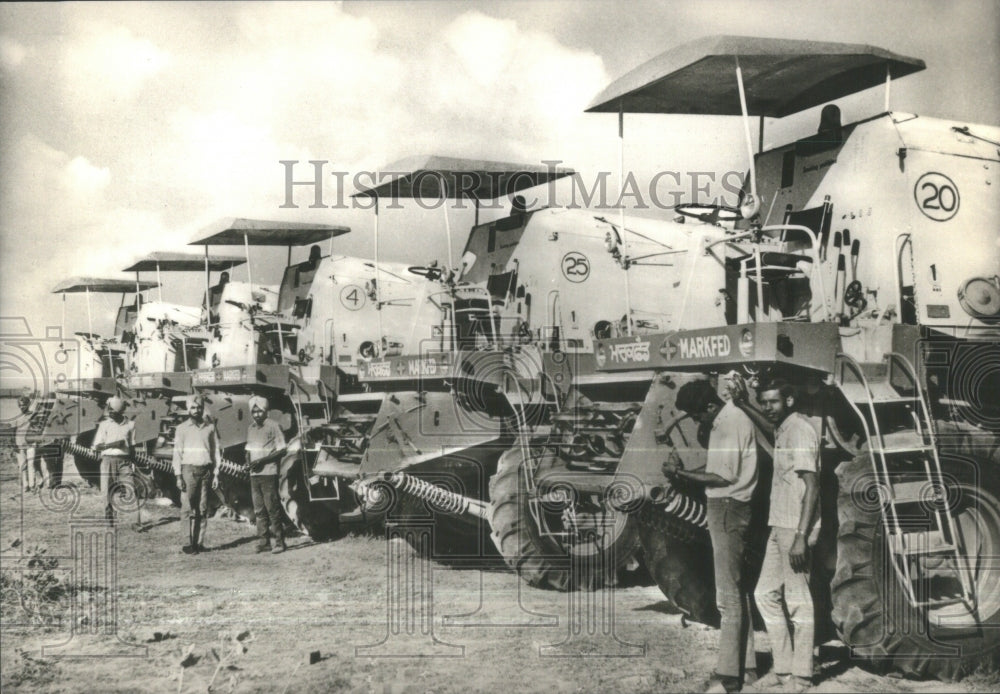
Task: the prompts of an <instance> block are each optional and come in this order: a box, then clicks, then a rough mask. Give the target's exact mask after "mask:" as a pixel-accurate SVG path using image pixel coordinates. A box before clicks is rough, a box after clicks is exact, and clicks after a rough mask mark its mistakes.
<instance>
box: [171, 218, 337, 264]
mask: <svg viewBox="0 0 1000 694" xmlns="http://www.w3.org/2000/svg"><path fill="white" fill-rule="evenodd" d="M350 230H351V228H350V227H342V226H333V225H332V224H313V223H311V222H271V221H267V220H263V219H223V220H220V221H218V222H215V223H214V224H210V225H209V226H207V227H206V228H204V229H202V230H201V232H200V234H199V237H200V238H199V239H198V240H197V241H192V242H191V243H189V244H188V245H189V246H206V245H208V246H242V245H243V244H244V242H245V243H247V244H249V245H251V246H304V245H306V244H310V243H319V242H320V241H326V240H327V239H332V238H333V237H335V236H340V235H341V234H346V233H348V232H349V231H350ZM244 239H245V241H244ZM202 262H204V261H202Z"/></svg>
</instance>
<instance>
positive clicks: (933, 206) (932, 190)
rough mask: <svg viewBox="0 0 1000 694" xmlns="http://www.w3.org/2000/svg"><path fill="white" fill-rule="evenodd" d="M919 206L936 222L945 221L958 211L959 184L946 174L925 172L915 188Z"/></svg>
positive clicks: (915, 196) (914, 192)
mask: <svg viewBox="0 0 1000 694" xmlns="http://www.w3.org/2000/svg"><path fill="white" fill-rule="evenodd" d="M913 195H914V199H915V200H916V201H917V207H919V208H920V211H921V212H923V213H924V215H925V216H927V217H930V218H931V219H933V220H934V221H936V222H945V221H947V220H949V219H951V218H952V217H954V216H955V214H956V213H957V212H958V206H959V202H960V198H959V195H958V186H956V185H955V182H954V181H952V180H951V179H950V178H948V177H947V176H945V175H944V174H940V173H937V172H934V171H932V172H929V173H925V174H924V175H923V176H921V177H920V178H919V179H918V180H917V185H916V186H915V187H914V189H913Z"/></svg>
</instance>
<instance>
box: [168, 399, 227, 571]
mask: <svg viewBox="0 0 1000 694" xmlns="http://www.w3.org/2000/svg"><path fill="white" fill-rule="evenodd" d="M221 455H222V454H221V448H220V446H219V434H218V432H217V431H216V430H215V423H214V422H212V421H210V420H209V419H208V418H207V417H205V401H204V400H203V399H202V397H201V396H200V395H193V396H191V397H190V398H189V399H188V418H187V419H186V420H185V421H183V422H181V424H179V425H178V426H177V432H176V434H175V435H174V475H175V476H176V477H177V486H178V487H179V488H180V490H181V494H183V495H184V497H185V499H186V502H185V505H186V506H187V518H188V544H187V545H185V546H184V547H182V548H181V551H182V552H184V553H185V554H198V553H199V552H204V551H205V545H204V541H205V532H206V526H207V525H208V499H209V496H210V495H211V491H210V487H211V488H212V489H214V488H217V487H218V486H219V474H218V470H219V458H220V457H221Z"/></svg>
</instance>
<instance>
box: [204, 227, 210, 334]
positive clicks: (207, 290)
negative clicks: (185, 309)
mask: <svg viewBox="0 0 1000 694" xmlns="http://www.w3.org/2000/svg"><path fill="white" fill-rule="evenodd" d="M211 290H212V274H211V271H210V270H209V269H208V244H207V243H206V244H205V325H206V326H208V325H211V324H212V294H211Z"/></svg>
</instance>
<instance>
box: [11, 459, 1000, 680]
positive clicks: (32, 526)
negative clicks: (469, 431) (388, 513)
mask: <svg viewBox="0 0 1000 694" xmlns="http://www.w3.org/2000/svg"><path fill="white" fill-rule="evenodd" d="M68 468H69V469H70V470H72V466H71V465H68ZM67 481H68V482H69V483H70V484H72V485H74V486H75V488H76V489H77V490H78V491H79V492H80V494H79V501H78V505H77V506H76V508H75V510H74V511H73V512H72V513H70V511H69V510H68V508H67V507H68V506H69V505H72V504H71V502H72V499H69V501H67V499H65V498H60V499H56V498H54V497H51V496H49V495H45V494H44V493H43V495H42V496H41V497H40V496H39V495H38V494H29V495H25V496H23V497H22V495H21V493H20V491H19V490H18V483H17V479H16V470H15V468H14V466H13V463H12V461H10V460H9V459H8V458H5V459H4V460H3V466H2V470H0V514H2V515H0V542H2V553H0V568H2V569H3V576H4V581H5V583H4V593H5V594H4V601H3V614H2V627H3V628H2V645H0V670H2V671H0V687H2V689H3V690H4V691H32V692H36V691H37V692H90V691H95V692H96V691H101V692H112V691H113V692H128V691H136V692H138V691H142V692H206V691H213V692H258V691H259V692H286V691H287V692H328V691H362V692H391V693H394V694H395V693H403V692H405V693H410V692H414V693H415V692H462V693H466V692H476V691H482V692H498V691H506V692H520V691H545V692H598V691H612V692H664V691H700V690H701V689H702V688H703V687H704V683H705V678H706V674H707V673H708V672H709V671H710V670H711V667H712V664H713V659H714V657H715V652H716V644H717V636H718V635H717V632H716V631H715V630H713V629H709V628H707V627H704V626H702V625H698V624H688V623H686V622H685V621H684V620H683V619H681V617H680V615H678V614H676V612H675V611H674V610H673V609H672V608H671V607H670V605H669V604H668V603H667V602H666V601H665V600H664V598H663V596H662V594H661V593H660V591H659V590H658V589H657V588H656V587H655V586H648V585H646V586H637V587H629V588H619V589H615V590H613V591H609V592H607V593H577V594H572V595H565V594H559V593H555V592H549V591H541V590H536V589H532V588H530V587H527V586H525V585H522V584H521V583H520V582H519V580H518V578H517V577H516V576H515V575H514V574H512V573H508V572H504V571H498V570H488V571H480V570H475V569H464V570H463V569H449V568H445V567H442V566H439V565H429V564H426V563H422V562H419V561H416V555H415V553H414V552H413V551H412V550H411V549H410V547H409V546H408V545H407V544H405V543H404V542H402V541H401V540H398V539H396V540H392V541H390V542H387V541H386V540H385V539H384V538H376V537H370V536H350V537H347V538H345V539H342V540H339V541H336V542H331V543H325V544H316V543H313V542H311V541H310V540H309V539H308V538H306V537H294V538H292V539H291V541H290V542H289V551H288V552H286V553H285V554H282V555H276V556H273V555H271V554H255V553H254V551H253V549H254V544H253V529H252V528H251V526H250V525H248V524H245V523H238V522H235V521H233V520H229V519H213V520H212V521H211V522H210V525H209V530H208V539H207V545H208V546H209V548H210V551H209V552H207V553H204V554H201V555H198V556H187V555H184V554H182V553H181V552H180V551H179V548H180V546H181V544H183V542H182V535H183V529H182V522H181V520H180V518H181V513H180V510H179V509H177V508H173V507H169V506H168V507H162V506H147V508H146V510H145V511H144V513H145V514H146V517H147V519H149V520H151V521H152V523H153V527H152V528H151V529H149V530H148V531H146V532H142V533H137V532H135V531H134V530H133V529H132V528H130V527H128V526H127V525H126V526H125V527H122V528H120V530H119V531H118V532H117V534H116V536H115V535H109V536H106V535H105V531H104V530H103V529H101V528H100V527H99V526H91V525H87V524H86V523H85V521H84V519H86V518H88V517H90V518H92V517H95V516H100V515H101V503H100V497H99V495H98V494H97V492H96V491H94V490H90V489H88V488H86V486H85V484H84V483H83V482H82V481H81V480H80V479H79V478H78V477H76V476H75V475H74V474H72V473H71V474H69V475H68V479H67ZM60 501H61V502H63V504H64V505H62V506H60V505H59V502H60ZM74 534H75V535H76V537H77V540H76V542H75V543H74V542H72V541H71V535H74ZM115 537H116V542H117V559H116V558H115V555H114V545H115ZM95 538H96V539H95ZM40 546H41V547H43V548H45V550H46V552H45V554H39V550H38V548H39V547H40ZM31 557H35V558H36V560H35V562H33V565H32V566H29V565H28V564H29V563H30V562H29V560H30V558H31ZM46 558H48V564H47V565H46V564H44V563H43V562H44V560H45V559H46ZM106 558H107V560H106V561H105V559H106ZM102 567H110V568H111V570H106V569H105V568H102ZM18 581H20V583H17V582H18ZM70 584H77V585H82V586H83V590H82V591H80V592H78V593H77V599H76V600H75V601H71V600H70V599H69V598H68V597H67V596H66V595H61V594H60V586H66V585H70ZM17 586H20V588H19V589H18V590H15V589H14V588H16V587H17ZM26 586H27V588H26ZM31 589H34V590H33V591H32V590H31ZM44 589H51V592H50V593H49V595H51V596H53V600H54V602H50V603H48V608H47V609H43V607H41V605H42V603H43V601H41V600H40V599H36V597H37V595H38V594H41V592H43V590H44ZM758 637H759V640H758V644H759V645H758V649H759V650H761V649H762V647H763V646H765V644H766V635H765V634H763V633H760V634H758ZM759 657H760V658H762V659H765V658H766V656H765V655H764V654H763V653H759ZM818 665H819V667H820V669H821V675H820V676H819V678H818V680H819V682H818V684H817V686H816V687H815V689H814V690H813V691H816V692H852V691H868V692H931V691H944V692H970V691H998V690H1000V681H998V680H997V679H996V678H995V677H992V678H988V677H985V676H979V675H977V676H973V677H969V678H966V679H965V680H964V681H962V682H959V683H941V682H937V681H927V682H914V681H905V680H900V679H893V678H889V677H881V676H877V675H874V674H871V673H869V672H866V671H865V670H864V669H862V668H861V667H858V666H856V665H855V664H854V663H852V661H851V660H850V658H849V655H848V653H847V651H846V649H844V648H843V647H842V646H841V645H840V644H838V643H830V644H826V645H824V646H822V647H821V648H820V649H819V659H818ZM749 691H755V690H752V689H751V690H749Z"/></svg>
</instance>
